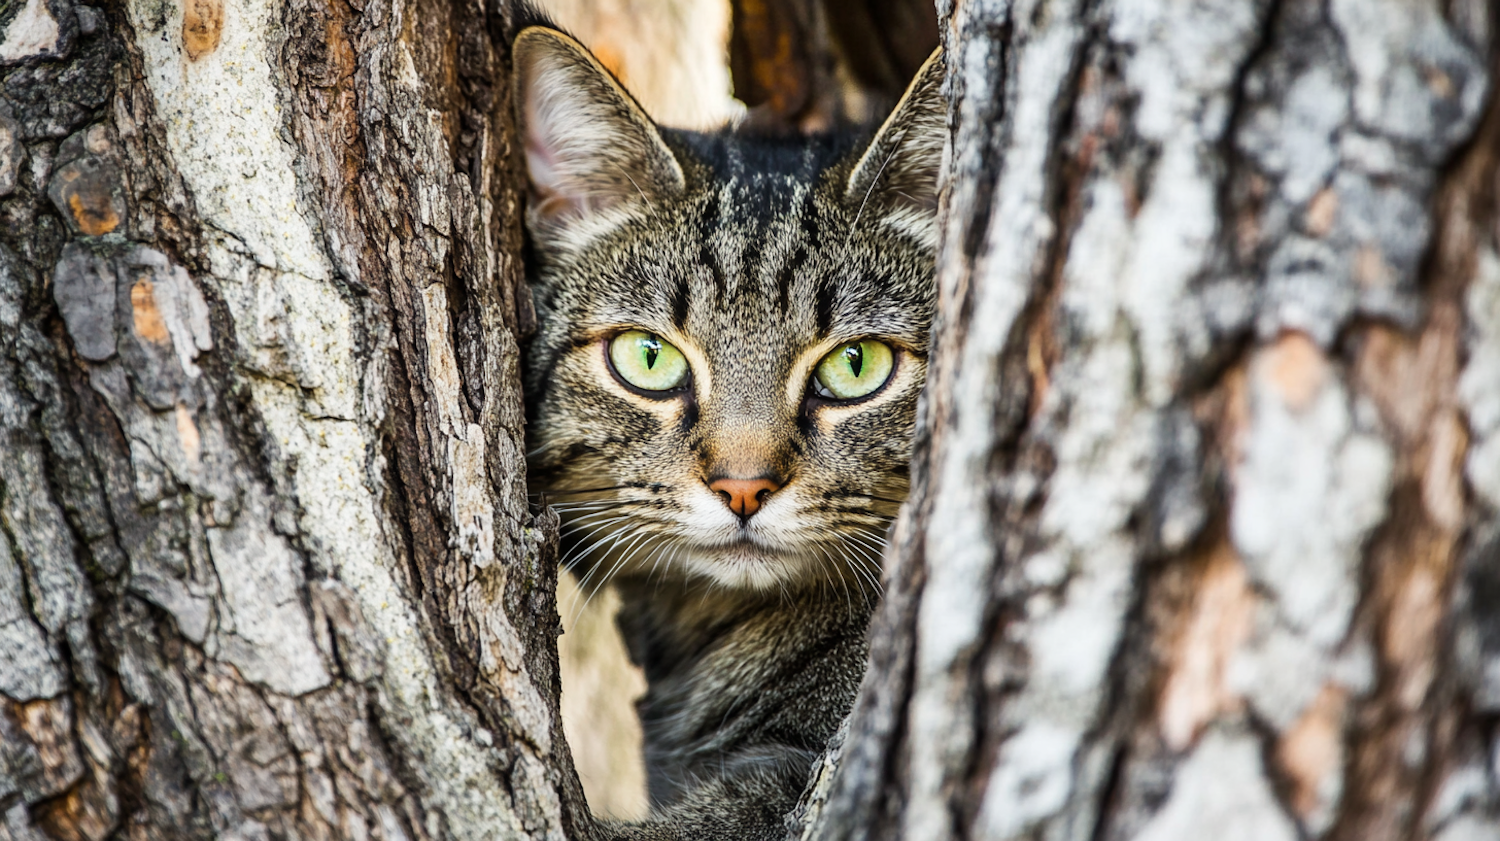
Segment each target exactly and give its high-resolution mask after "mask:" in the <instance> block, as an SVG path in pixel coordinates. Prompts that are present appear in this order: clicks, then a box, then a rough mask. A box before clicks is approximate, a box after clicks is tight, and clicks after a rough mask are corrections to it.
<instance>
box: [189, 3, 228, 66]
mask: <svg viewBox="0 0 1500 841" xmlns="http://www.w3.org/2000/svg"><path fill="white" fill-rule="evenodd" d="M223 37H224V3H223V0H188V2H187V6H186V7H185V8H184V9H183V10H182V46H183V48H184V49H186V50H187V54H188V58H189V59H191V60H193V61H197V60H198V59H200V58H203V57H204V56H206V55H208V54H209V53H211V52H213V51H214V50H216V49H218V47H219V41H220V40H221V39H223Z"/></svg>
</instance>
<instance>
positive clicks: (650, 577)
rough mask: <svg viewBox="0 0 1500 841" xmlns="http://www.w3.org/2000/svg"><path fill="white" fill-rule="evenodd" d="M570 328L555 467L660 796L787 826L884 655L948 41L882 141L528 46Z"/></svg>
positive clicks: (577, 554) (537, 435)
mask: <svg viewBox="0 0 1500 841" xmlns="http://www.w3.org/2000/svg"><path fill="white" fill-rule="evenodd" d="M514 57H515V72H516V85H517V87H516V101H517V103H518V107H519V112H520V122H521V127H522V135H523V138H524V142H525V152H526V160H527V165H528V169H529V172H530V187H531V195H530V202H529V208H528V215H527V226H528V229H529V232H530V237H531V246H532V256H533V259H532V260H531V261H530V262H531V273H532V274H531V282H532V285H533V289H534V291H535V296H536V304H537V311H538V314H539V319H540V325H541V326H540V331H539V333H538V334H537V336H536V337H535V339H534V340H533V342H532V345H531V347H530V350H529V356H528V361H527V373H526V380H527V389H528V393H529V406H530V407H531V411H532V417H531V418H530V431H529V434H530V435H531V436H532V440H531V442H530V446H531V447H532V452H531V454H530V468H531V471H532V474H531V477H530V479H531V482H532V486H533V488H537V489H541V490H543V491H545V492H546V495H547V497H548V499H549V500H551V501H553V502H554V503H555V504H556V508H557V510H558V511H559V512H560V514H561V515H562V517H563V523H564V528H563V530H564V534H565V540H564V550H565V559H567V560H570V561H572V563H573V564H574V568H575V570H577V571H578V572H579V574H580V575H581V577H582V581H583V583H584V587H585V589H586V590H590V589H593V588H595V587H597V586H600V585H601V584H602V583H604V582H605V581H608V582H611V583H612V584H613V585H614V586H616V587H618V588H619V591H620V593H621V596H622V599H623V607H622V609H621V613H620V619H619V623H620V626H621V629H622V631H623V632H624V636H625V639H626V644H627V646H628V647H629V649H630V654H631V657H632V659H634V660H635V662H636V663H637V664H638V665H640V666H641V667H642V669H643V670H644V671H645V674H646V679H647V682H648V685H649V689H648V692H647V694H646V696H645V698H644V699H643V700H642V701H641V702H640V703H639V704H638V710H639V713H640V717H641V722H642V726H643V730H644V733H645V751H646V763H647V772H648V776H649V782H650V797H651V801H652V812H651V816H650V817H649V818H648V819H647V820H646V821H644V822H641V823H634V824H622V823H611V824H604V825H603V830H604V834H605V835H607V836H609V837H613V838H634V839H684V840H685V839H694V840H695V841H719V840H720V839H722V840H723V841H731V839H732V841H747V839H771V838H781V837H783V836H784V835H785V832H786V830H785V828H784V825H783V821H784V817H783V816H784V815H785V814H786V812H787V811H788V810H789V809H790V808H791V807H792V806H793V805H794V804H795V803H796V800H797V797H798V795H799V794H800V793H801V791H802V789H803V787H804V786H805V784H806V782H807V779H808V773H809V770H810V768H811V766H812V764H813V762H814V760H815V759H816V758H817V757H818V755H819V754H820V753H821V752H822V750H823V748H824V745H825V744H826V742H827V741H828V739H829V737H830V736H831V735H832V734H833V733H834V731H835V730H836V729H837V728H838V726H839V723H840V722H841V720H842V719H843V718H844V716H845V715H847V714H848V712H849V708H850V705H851V703H852V701H853V698H854V694H855V690H856V688H857V687H858V684H859V681H860V677H861V674H862V672H863V670H864V665H865V654H866V651H865V626H866V624H867V621H868V619H869V614H870V609H871V606H872V603H873V601H874V599H875V596H876V591H877V588H878V583H877V582H878V576H879V559H880V551H881V548H882V546H883V544H884V541H885V535H886V531H887V528H888V526H889V524H890V522H891V519H892V518H893V517H894V516H895V514H896V511H897V508H898V507H899V505H900V502H901V500H902V499H903V498H904V497H905V495H906V491H907V481H908V467H907V463H908V459H909V456H910V451H911V438H912V432H913V428H914V425H915V416H916V407H917V395H918V392H919V391H920V390H921V388H922V382H923V377H924V374H925V368H926V350H927V334H928V328H929V324H930V322H931V318H932V308H933V296H934V292H933V281H932V273H933V253H934V248H935V240H936V207H937V175H938V170H939V166H940V164H941V159H942V155H943V148H944V139H945V137H946V129H945V124H944V115H945V113H946V107H945V105H944V102H943V100H942V97H941V94H940V90H939V88H940V82H941V78H942V68H941V59H940V57H939V56H937V55H934V57H933V58H932V59H929V60H928V62H927V64H926V65H925V66H924V67H923V68H922V70H921V71H920V72H919V74H918V76H917V78H916V80H915V81H914V82H913V83H912V86H911V88H910V89H909V90H908V91H907V94H906V96H905V97H904V98H903V99H902V101H901V103H900V104H899V105H897V107H896V109H895V112H894V113H893V114H892V115H891V117H890V118H889V119H888V120H887V121H886V123H885V124H884V125H883V126H882V127H881V128H880V129H879V131H878V132H876V133H875V134H874V136H873V139H872V138H870V137H869V136H868V135H866V136H865V137H863V138H861V137H858V136H845V135H830V136H820V137H806V138H797V139H771V138H757V137H749V136H741V135H739V134H736V133H735V132H733V131H725V132H721V133H712V134H703V133H695V132H686V131H674V130H670V129H665V128H661V127H658V126H656V125H654V124H653V123H652V121H651V120H650V119H649V118H648V117H647V116H646V115H645V113H644V112H643V111H642V110H641V108H640V107H639V106H638V105H637V104H636V102H635V101H634V100H633V99H632V98H631V96H630V94H628V93H627V92H626V91H625V90H624V89H623V88H621V87H620V85H619V84H618V83H617V82H616V81H615V79H614V78H613V77H612V76H611V75H610V74H609V73H608V72H607V71H606V70H605V69H604V68H603V67H602V66H601V65H600V64H599V62H598V61H597V60H595V58H594V57H593V56H592V55H590V53H589V52H588V50H586V49H585V48H584V47H583V46H581V45H580V44H578V43H577V42H576V41H574V40H573V39H572V38H570V37H568V36H567V35H565V34H563V33H561V32H559V31H557V30H556V29H552V28H550V27H544V26H533V27H531V28H528V29H526V30H524V31H523V32H521V34H520V35H519V36H518V37H517V38H516V42H515V53H514Z"/></svg>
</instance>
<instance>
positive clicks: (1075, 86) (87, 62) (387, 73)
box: [0, 0, 1500, 841]
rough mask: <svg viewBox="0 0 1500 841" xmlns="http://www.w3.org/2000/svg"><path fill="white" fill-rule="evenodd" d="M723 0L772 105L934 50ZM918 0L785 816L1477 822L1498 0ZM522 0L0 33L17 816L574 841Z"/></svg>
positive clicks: (1375, 824) (929, 821) (341, 5)
mask: <svg viewBox="0 0 1500 841" xmlns="http://www.w3.org/2000/svg"><path fill="white" fill-rule="evenodd" d="M751 6H754V8H751ZM736 8H737V9H738V10H739V11H738V14H739V15H740V20H741V36H743V37H742V40H741V41H740V42H739V43H740V44H741V46H740V48H739V49H741V50H742V51H744V53H745V54H742V55H741V56H740V59H739V60H740V61H741V65H739V68H740V69H739V70H737V71H736V72H737V73H750V74H752V76H754V74H755V73H760V76H757V77H756V78H758V79H760V80H761V81H763V82H765V84H766V86H767V90H766V91H763V92H762V93H763V94H764V97H763V100H764V102H765V103H769V104H770V107H769V108H768V109H766V110H764V111H763V112H762V113H765V114H769V115H770V116H769V117H767V118H766V119H767V120H768V121H769V122H770V123H773V124H775V123H780V124H794V123H795V124H801V125H804V126H805V125H832V124H836V123H838V122H839V121H840V120H843V119H853V118H855V117H858V116H859V115H860V113H861V112H860V109H861V108H865V109H876V107H877V103H879V102H880V101H881V99H880V98H881V97H882V96H883V95H884V94H883V93H882V91H884V90H885V89H886V88H887V87H889V84H890V82H891V78H892V77H893V76H899V77H900V78H896V84H897V85H898V87H899V85H900V84H904V81H905V78H904V77H905V76H906V75H909V71H908V70H905V69H904V68H905V67H906V66H907V64H909V63H910V62H911V61H913V60H920V58H921V57H922V56H924V55H925V53H926V51H925V50H916V49H908V47H911V46H912V45H911V44H909V43H907V41H905V40H902V39H892V38H886V37H871V36H868V33H867V34H866V35H861V34H860V33H861V32H867V29H868V25H869V22H870V21H871V20H873V19H876V18H879V17H881V15H889V16H890V19H892V20H908V19H909V16H910V15H916V14H917V11H915V6H912V5H911V4H904V3H888V4H877V3H865V4H850V3H834V2H831V0H830V2H828V3H826V4H818V5H801V6H798V5H796V4H792V5H787V4H769V5H767V4H760V5H755V4H737V5H736ZM777 10H781V11H782V12H785V13H786V14H789V15H791V16H792V17H790V18H785V19H783V18H776V20H771V18H770V17H768V18H767V20H770V21H771V22H770V23H768V24H767V27H769V28H763V30H759V35H757V34H756V31H752V29H753V28H752V27H750V26H748V25H747V24H746V23H745V22H744V20H743V18H744V16H745V15H746V14H749V13H752V12H753V13H756V14H761V15H763V16H767V15H769V16H771V17H774V13H776V12H777ZM938 11H939V13H940V14H939V19H940V23H941V27H940V29H941V32H942V34H943V40H944V45H945V47H946V49H947V54H948V56H949V73H950V85H949V86H950V92H951V101H952V117H951V127H952V129H953V150H952V157H951V160H950V165H949V167H948V175H947V183H948V188H947V191H946V198H945V205H944V214H945V216H944V219H945V222H944V234H943V236H944V239H943V252H942V258H941V260H940V266H939V273H938V283H939V286H940V312H939V318H938V328H937V331H936V336H935V341H934V347H933V355H932V367H931V371H932V380H931V383H930V389H929V393H928V396H927V399H926V402H925V404H924V409H923V419H922V424H921V430H920V433H919V439H918V442H917V453H916V457H915V460H914V465H913V493H912V498H911V500H910V503H909V504H908V506H907V509H906V512H905V514H904V516H903V518H902V519H901V521H900V522H899V523H898V526H897V530H896V532H895V534H894V540H893V549H892V552H891V555H890V559H889V568H888V571H887V586H886V594H885V601H884V603H883V605H882V607H881V612H880V615H879V617H878V619H877V621H876V623H875V625H874V627H873V628H872V629H871V668H870V671H869V676H868V678H867V680H866V685H865V687H864V689H863V691H862V693H861V695H860V698H859V700H858V702H857V706H856V710H855V712H854V714H853V715H852V716H851V718H850V721H849V723H848V725H847V726H846V729H845V730H844V732H842V733H841V734H840V736H839V737H838V739H837V740H836V745H835V746H834V748H835V749H834V751H833V752H832V753H831V755H830V757H829V758H828V759H827V760H826V761H825V762H824V763H823V764H822V765H820V767H819V768H816V769H813V770H814V775H813V778H814V781H815V783H814V786H813V787H812V789H811V790H810V792H809V795H808V797H807V798H806V799H805V802H804V804H803V806H802V807H801V809H800V810H799V812H798V814H797V815H795V816H793V821H792V823H793V824H794V827H793V828H794V832H793V834H794V835H798V836H800V837H805V838H828V839H832V838H849V839H855V838H860V839H865V838H869V839H880V838H909V839H923V840H924V841H928V839H931V840H932V841H940V839H945V838H960V837H963V838H968V837H975V838H980V837H982V838H995V839H1005V838H1016V839H1020V838H1077V839H1088V840H1089V841H1103V840H1106V839H1122V840H1123V839H1145V841H1176V840H1177V839H1183V841H1187V840H1188V839H1193V841H1196V840H1197V839H1201V838H1205V837H1214V838H1225V839H1226V841H1233V839H1239V838H1243V839H1255V841H1265V839H1273V840H1274V839H1294V838H1304V837H1306V838H1326V839H1334V840H1335V841H1354V839H1359V841H1365V840H1366V839H1387V838H1389V839H1424V840H1425V839H1432V841H1477V839H1488V838H1492V837H1495V836H1496V835H1497V834H1500V783H1497V778H1496V777H1497V770H1496V766H1495V759H1494V758H1495V756H1496V755H1497V754H1500V741H1497V738H1500V737H1497V731H1496V727H1495V722H1496V721H1497V716H1500V620H1497V619H1496V617H1497V616H1500V572H1497V570H1500V226H1497V222H1500V209H1497V194H1500V190H1497V187H1500V183H1497V179H1500V167H1497V160H1496V159H1497V150H1500V106H1497V104H1496V103H1497V100H1500V97H1497V94H1496V88H1495V80H1496V71H1497V69H1500V66H1497V57H1500V48H1497V44H1496V37H1497V36H1496V33H1497V31H1500V21H1497V20H1496V19H1495V18H1494V14H1495V13H1494V10H1493V9H1492V8H1491V4H1487V3H1484V2H1480V0H1453V1H1452V2H1445V3H1438V2H1436V0H1431V1H1430V2H1414V1H1413V0H1326V2H1311V1H1309V2H1303V0H1260V2H1253V3H1243V2H1231V0H1222V2H1203V3H1197V4H1181V3H1163V2H1155V1H1154V0H1116V1H1115V2H1088V0H1060V1H1059V2H1053V3H1048V4H1036V3H1011V2H1005V0H976V2H971V3H969V4H966V5H962V6H954V5H950V4H943V5H941V6H940V7H939V10H938ZM507 14H508V11H507V8H506V7H505V6H504V5H503V4H501V5H499V6H493V5H485V4H480V3H474V2H467V0H466V2H460V3H458V4H438V3H434V2H432V0H415V2H413V3H411V4H409V5H404V6H402V5H398V6H385V5H374V4H366V3H362V2H361V3H346V2H335V3H332V4H324V5H318V4H309V3H307V2H305V0H192V1H191V2H189V3H186V4H182V5H172V4H167V5H162V4H153V3H147V2H143V0H131V2H127V3H124V4H121V5H119V6H111V7H109V8H95V7H90V6H85V5H80V4H79V3H77V2H76V0H28V2H24V3H21V2H17V3H13V4H10V5H8V6H6V7H5V8H4V9H3V10H0V451H3V458H0V839H17V841H20V840H21V839H26V840H27V841H31V839H38V838H56V839H105V838H131V839H166V838H207V837H219V838H244V839H257V838H330V839H332V838H340V839H342V838H387V839H397V838H401V839H449V838H454V839H461V838H486V839H488V838H497V837H505V838H537V839H540V838H549V839H560V838H588V837H590V836H591V834H592V832H591V826H592V823H591V820H590V818H589V817H588V814H587V811H586V807H585V805H584V802H583V797H582V794H581V792H580V790H579V786H578V782H577V778H576V775H575V774H574V772H573V769H572V762H571V759H570V756H569V752H568V748H567V745H566V742H565V740H564V738H563V737H562V731H561V725H560V716H559V713H558V709H559V707H558V688H557V687H558V677H557V672H558V666H557V660H556V648H555V644H554V637H555V635H556V633H557V628H558V623H557V615H556V611H555V606H554V586H555V581H556V579H555V574H556V573H555V568H554V564H555V559H554V557H553V546H554V545H555V520H554V519H553V518H552V517H550V516H549V515H547V514H546V513H545V512H537V511H535V510H533V509H532V507H531V506H529V505H528V503H527V497H526V492H525V483H524V470H523V458H522V454H523V452H524V440H523V417H524V415H523V412H522V407H521V404H520V393H519V386H518V377H517V363H518V354H519V345H520V343H521V342H522V341H524V338H525V336H526V335H527V334H528V333H529V331H530V330H531V329H532V327H533V324H532V322H533V320H534V316H533V315H532V313H531V309H530V303H529V300H530V299H529V293H528V292H527V290H526V288H525V286H524V283H523V281H522V279H521V276H520V263H519V260H520V255H521V234H520V229H519V206H520V205H519V202H520V197H519V195H518V194H517V192H516V185H517V184H518V183H519V179H518V178H517V174H518V173H517V169H516V167H517V165H518V162H517V159H516V156H515V154H514V151H515V150H514V149H513V135H512V133H511V129H510V125H509V117H508V115H509V113H510V104H509V87H508V83H507V78H508V77H507V72H508V71H507V67H506V50H507V37H506V35H507V30H508V27H509V21H508V20H507ZM903 16H907V17H903ZM918 16H919V17H920V15H918ZM793 19H795V20H794V22H795V21H802V22H803V23H804V24H807V22H808V21H811V22H812V23H810V24H807V25H806V26H805V27H804V29H806V32H803V35H801V36H799V37H804V36H805V37H807V38H810V39H811V41H810V42H809V44H807V45H804V46H806V47H807V49H806V54H805V55H804V56H803V58H804V59H805V62H804V64H805V66H803V65H799V67H801V69H800V70H798V71H797V72H796V73H793V74H791V76H789V77H788V79H790V80H791V82H788V81H787V80H786V79H781V77H779V76H776V74H775V73H770V71H772V70H775V68H774V67H770V66H769V65H766V63H765V62H766V60H767V56H768V55H770V54H771V53H774V50H772V49H771V48H773V47H775V46H776V45H777V43H778V41H777V39H776V38H775V37H771V36H774V34H775V31H777V27H778V26H781V27H782V28H785V27H786V26H788V25H789V24H787V23H786V21H787V20H793ZM910 19H915V18H910ZM777 20H779V21H781V23H779V24H777V23H776V21H777ZM820 21H821V22H820ZM763 22H764V21H763ZM773 24H774V25H773ZM798 25H802V24H798ZM861 27H865V28H863V29H862V28H861ZM793 29H795V27H793ZM797 31H798V32H802V30H797ZM767 33H770V35H768V34H767ZM808 33H810V34H808ZM876 34H877V35H879V34H880V33H879V32H877V33H876ZM886 34H889V31H888V30H887V31H886ZM757 38H759V39H760V40H756V39H757ZM768 50H770V52H767V51H768ZM914 57H915V58H914ZM757 61H759V62H760V64H759V65H757V64H756V62H757ZM762 71H764V72H762ZM767 73H770V75H767ZM809 79H811V84H810V85H807V83H808V80H809ZM778 80H780V81H778ZM792 82H795V83H796V84H791V83H792ZM785 85H791V87H792V88H795V90H791V92H790V93H787V91H786V90H779V88H778V86H785ZM799 85H801V86H806V90H802V88H801V87H798V86H799ZM799 90H800V91H801V93H800V94H798V91H799ZM773 94H775V95H776V96H773ZM793 94H795V95H793ZM777 96H780V98H779V99H778V98H777ZM799 97H800V98H799Z"/></svg>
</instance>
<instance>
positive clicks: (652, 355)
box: [641, 336, 661, 368]
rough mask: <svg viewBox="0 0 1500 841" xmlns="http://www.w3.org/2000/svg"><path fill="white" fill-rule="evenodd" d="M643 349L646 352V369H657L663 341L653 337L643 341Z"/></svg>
mask: <svg viewBox="0 0 1500 841" xmlns="http://www.w3.org/2000/svg"><path fill="white" fill-rule="evenodd" d="M641 347H643V348H645V350H646V367H647V368H655V367H656V357H657V355H658V354H660V353H661V341H659V340H658V339H657V338H656V337H655V336H651V337H649V338H645V339H642V340H641Z"/></svg>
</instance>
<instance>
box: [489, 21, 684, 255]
mask: <svg viewBox="0 0 1500 841" xmlns="http://www.w3.org/2000/svg"><path fill="white" fill-rule="evenodd" d="M514 60H515V84H516V100H517V103H518V104H519V106H520V107H519V109H518V116H519V118H520V124H521V125H520V129H521V137H522V139H523V142H524V143H525V150H526V166H527V170H528V174H529V175H530V182H531V199H532V201H531V207H530V212H531V215H532V218H533V220H534V221H538V222H540V223H541V224H542V225H543V226H544V227H546V228H548V229H551V230H561V229H567V228H572V227H575V226H581V227H582V228H587V229H591V230H594V231H595V232H597V230H599V229H602V228H608V227H610V226H612V225H614V224H617V223H618V222H619V221H620V220H621V219H623V218H625V217H627V216H629V215H630V214H631V213H641V214H644V213H646V212H647V211H648V209H649V207H650V205H651V203H652V201H653V200H656V199H660V198H664V197H669V196H672V195H675V194H677V193H680V192H681V191H682V190H683V186H684V179H683V173H682V167H681V165H679V164H678V162H677V159H676V157H675V156H673V154H672V151H671V150H670V149H669V148H667V145H666V143H665V142H663V141H662V137H661V132H660V131H659V130H658V129H657V128H656V124H655V123H653V122H652V121H651V118H650V117H647V116H646V112H645V111H643V110H642V109H641V107H640V105H638V104H637V103H636V101H635V99H634V98H632V97H631V96H630V94H629V93H627V92H626V91H625V89H624V88H622V87H621V86H620V84H619V82H617V81H616V80H615V78H614V76H612V75H610V73H609V71H608V70H605V69H604V67H603V65H601V64H600V63H599V61H598V59H596V58H594V56H593V54H592V53H590V52H589V51H588V50H587V49H586V48H584V46H583V45H582V44H580V43H578V42H577V41H575V40H573V39H572V38H571V37H569V36H567V35H565V34H563V33H562V32H559V31H558V30H555V29H551V28H548V27H545V26H533V27H530V28H528V29H525V30H523V31H522V32H521V34H520V35H518V36H516V41H515V52H514ZM581 223H586V224H581Z"/></svg>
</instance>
